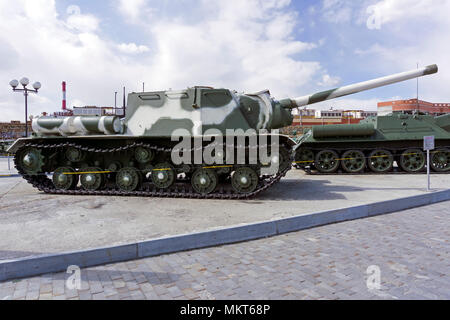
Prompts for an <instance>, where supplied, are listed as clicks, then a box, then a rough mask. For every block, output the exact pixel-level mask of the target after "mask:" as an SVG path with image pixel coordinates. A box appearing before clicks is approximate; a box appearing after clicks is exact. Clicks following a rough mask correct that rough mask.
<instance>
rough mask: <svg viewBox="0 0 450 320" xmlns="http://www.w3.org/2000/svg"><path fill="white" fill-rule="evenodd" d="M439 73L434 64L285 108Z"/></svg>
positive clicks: (318, 95) (295, 101) (301, 99)
mask: <svg viewBox="0 0 450 320" xmlns="http://www.w3.org/2000/svg"><path fill="white" fill-rule="evenodd" d="M437 72H438V66H437V65H435V64H433V65H430V66H428V67H425V68H422V69H415V70H411V71H407V72H402V73H397V74H394V75H390V76H387V77H382V78H378V79H374V80H369V81H365V82H360V83H356V84H352V85H349V86H345V87H340V88H336V89H332V90H327V91H323V92H319V93H316V94H313V95H307V96H303V97H298V98H294V99H290V100H291V104H290V105H289V104H286V103H285V104H284V106H285V107H287V108H289V109H291V108H298V107H303V106H307V105H310V104H314V103H318V102H322V101H326V100H331V99H336V98H340V97H344V96H348V95H351V94H355V93H358V92H362V91H366V90H370V89H375V88H379V87H383V86H387V85H390V84H394V83H398V82H402V81H406V80H411V79H415V78H419V77H423V76H427V75H431V74H435V73H437Z"/></svg>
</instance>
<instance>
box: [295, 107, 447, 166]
mask: <svg viewBox="0 0 450 320" xmlns="http://www.w3.org/2000/svg"><path fill="white" fill-rule="evenodd" d="M425 136H434V137H435V141H436V150H434V151H432V152H431V157H430V167H431V169H432V170H433V171H435V172H446V173H449V172H450V114H448V115H443V116H439V117H433V116H429V115H422V114H412V115H411V114H405V113H402V112H394V113H392V114H390V115H387V116H379V117H369V118H367V119H365V120H363V121H361V122H360V123H359V124H349V125H329V126H316V127H313V128H312V129H311V130H310V131H308V132H307V133H305V135H303V136H302V137H301V139H300V141H299V145H298V146H297V147H296V148H295V149H296V151H295V152H296V154H295V162H294V163H295V166H296V167H297V168H298V169H309V170H311V169H313V170H314V169H315V170H317V171H318V172H319V173H323V174H324V173H325V174H326V173H335V172H337V171H341V172H344V173H352V174H357V173H363V172H365V171H367V172H375V173H387V172H389V171H392V170H393V168H394V165H395V163H396V164H397V167H398V169H399V170H401V171H403V172H408V173H418V172H422V171H424V169H425V168H426V154H425V153H424V151H422V149H423V138H424V137H425Z"/></svg>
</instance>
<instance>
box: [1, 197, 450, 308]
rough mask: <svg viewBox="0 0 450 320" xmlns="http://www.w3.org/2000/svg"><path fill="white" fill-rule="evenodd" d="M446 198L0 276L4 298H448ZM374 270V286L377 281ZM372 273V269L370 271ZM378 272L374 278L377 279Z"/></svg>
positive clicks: (449, 220) (449, 268)
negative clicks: (159, 252)
mask: <svg viewBox="0 0 450 320" xmlns="http://www.w3.org/2000/svg"><path fill="white" fill-rule="evenodd" d="M449 251H450V202H443V203H440V204H435V205H431V206H427V207H421V208H417V209H413V210H407V211H402V212H397V213H394V214H390V215H383V216H378V217H373V218H368V219H362V220H356V221H350V222H344V223H340V224H333V225H328V226H324V227H320V228H314V229H310V230H305V231H301V232H296V233H291V234H287V235H283V236H277V237H273V238H268V239H262V240H256V241H251V242H245V243H239V244H233V245H227V246H221V247H214V248H207V249H202V250H195V251H189V252H181V253H176V254H170V255H164V256H159V257H152V258H147V259H141V260H135V261H129V262H123V263H116V264H110V265H105V266H99V267H93V268H86V269H82V270H81V279H82V280H81V287H80V288H79V289H69V287H68V286H67V280H68V279H69V277H70V274H67V273H55V274H46V275H42V276H39V277H34V278H29V279H22V280H16V281H8V282H3V283H0V300H2V299H3V300H8V299H17V300H20V299H29V300H36V299H40V300H47V299H58V300H59V299H71V300H79V299H80V300H84V299H89V300H90V299H93V300H97V299H203V300H214V299H230V300H241V299H250V300H253V299H296V300H297V299H450V277H449V274H450V253H449ZM378 271H379V272H380V274H379V275H380V277H379V279H380V287H379V288H377V287H376V286H375V287H372V286H371V289H369V288H368V285H367V282H368V280H370V281H369V282H370V284H376V283H377V282H376V278H377V272H378ZM369 276H370V277H369ZM374 279H375V280H374Z"/></svg>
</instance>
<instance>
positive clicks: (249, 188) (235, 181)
mask: <svg viewBox="0 0 450 320" xmlns="http://www.w3.org/2000/svg"><path fill="white" fill-rule="evenodd" d="M258 181H259V178H258V174H257V173H256V172H255V170H253V169H252V168H249V167H242V168H239V169H237V170H236V171H235V172H234V173H233V175H232V177H231V186H232V187H233V190H234V191H236V192H238V193H242V194H249V193H252V192H253V191H255V190H256V188H257V187H258Z"/></svg>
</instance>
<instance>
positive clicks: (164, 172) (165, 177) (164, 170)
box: [152, 162, 176, 189]
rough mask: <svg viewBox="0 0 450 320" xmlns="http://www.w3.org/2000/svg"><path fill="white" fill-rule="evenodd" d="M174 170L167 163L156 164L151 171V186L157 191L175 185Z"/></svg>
mask: <svg viewBox="0 0 450 320" xmlns="http://www.w3.org/2000/svg"><path fill="white" fill-rule="evenodd" d="M175 178H176V174H175V169H174V168H173V166H172V165H170V164H169V163H167V162H164V163H159V164H157V165H156V166H155V167H154V169H153V171H152V181H153V184H154V185H155V186H156V187H157V188H159V189H168V188H170V187H171V186H172V185H173V184H174V183H175Z"/></svg>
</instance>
